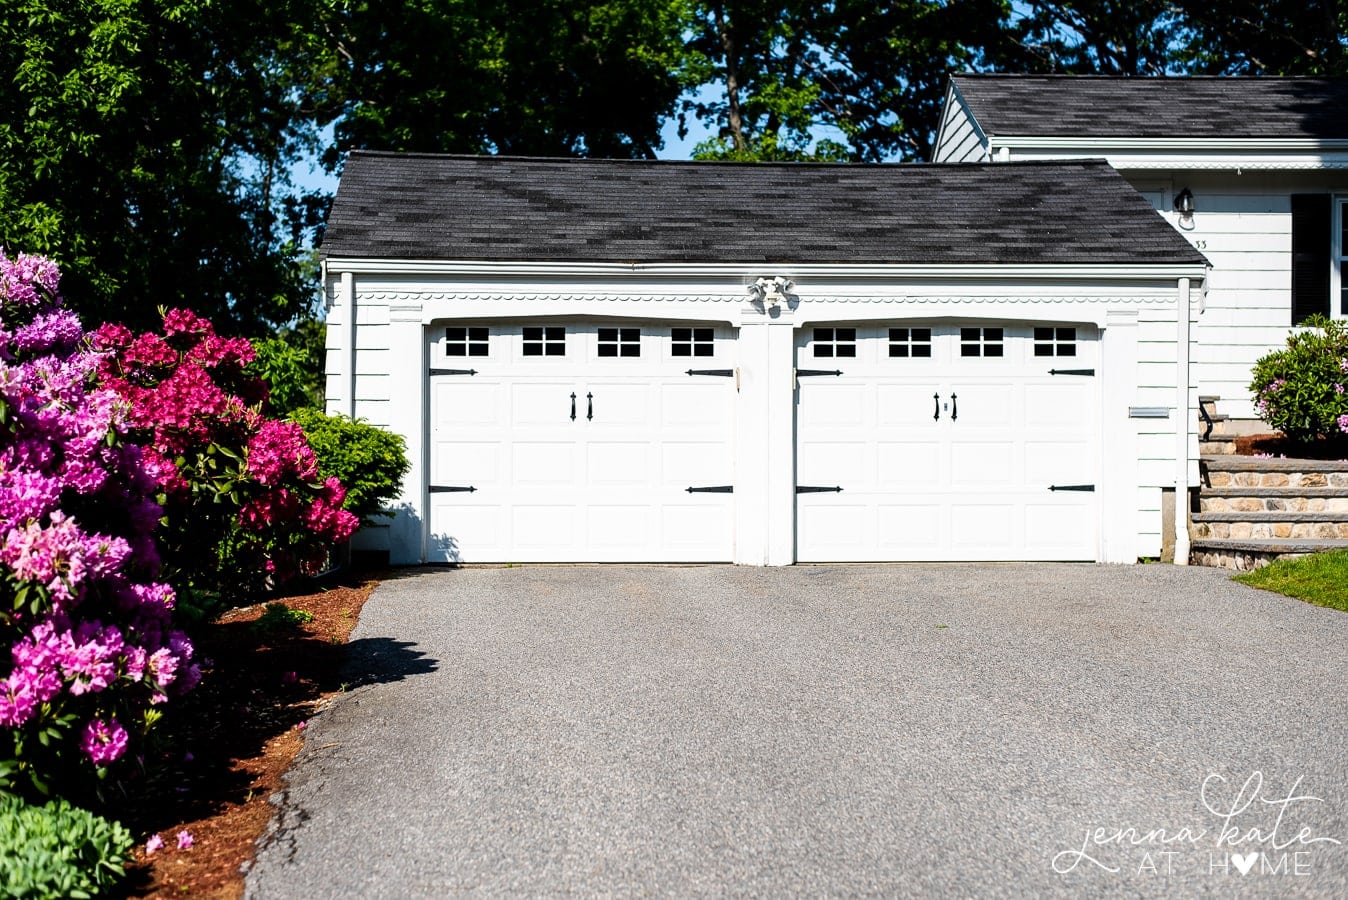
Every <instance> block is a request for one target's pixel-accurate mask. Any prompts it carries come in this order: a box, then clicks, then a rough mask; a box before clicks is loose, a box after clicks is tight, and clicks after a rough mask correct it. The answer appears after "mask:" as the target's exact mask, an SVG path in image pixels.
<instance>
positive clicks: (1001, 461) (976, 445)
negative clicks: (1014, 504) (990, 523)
mask: <svg viewBox="0 0 1348 900" xmlns="http://www.w3.org/2000/svg"><path fill="white" fill-rule="evenodd" d="M1018 450H1019V448H1017V446H1016V445H1015V443H1014V442H1012V441H996V440H981V441H964V442H960V443H954V444H952V445H951V446H950V447H949V449H948V452H949V454H950V486H951V487H953V488H962V487H969V486H974V485H983V486H988V485H1014V486H1016V487H1019V486H1020V479H1019V478H1018V477H1017V473H1018V471H1019V466H1018V465H1017V463H1018V462H1019V456H1020V454H1019V452H1018Z"/></svg>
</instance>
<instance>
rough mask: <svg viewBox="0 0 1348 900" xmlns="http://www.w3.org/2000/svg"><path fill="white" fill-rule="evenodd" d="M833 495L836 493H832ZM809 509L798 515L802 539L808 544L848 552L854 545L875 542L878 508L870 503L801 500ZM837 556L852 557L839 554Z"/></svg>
mask: <svg viewBox="0 0 1348 900" xmlns="http://www.w3.org/2000/svg"><path fill="white" fill-rule="evenodd" d="M830 496H833V495H830ZM801 506H802V507H804V508H805V509H808V510H809V511H810V515H808V516H807V515H802V516H801V517H800V519H799V522H800V524H799V532H800V533H799V539H800V542H801V543H802V544H804V545H806V546H809V547H819V548H827V549H832V550H834V551H835V552H839V553H844V554H845V553H846V552H847V551H849V550H850V549H851V548H866V547H870V546H873V545H874V543H875V538H874V535H875V510H874V508H873V507H871V506H869V505H867V504H861V503H847V502H845V501H844V502H841V503H839V502H832V503H830V502H828V501H817V502H814V503H811V502H809V501H802V502H801ZM838 558H849V559H850V558H852V557H848V556H840V557H838Z"/></svg>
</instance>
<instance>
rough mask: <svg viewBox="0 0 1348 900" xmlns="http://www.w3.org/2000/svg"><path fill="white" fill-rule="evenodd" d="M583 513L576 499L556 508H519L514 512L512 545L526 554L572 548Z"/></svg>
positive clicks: (536, 504)
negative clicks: (581, 513) (531, 551)
mask: <svg viewBox="0 0 1348 900" xmlns="http://www.w3.org/2000/svg"><path fill="white" fill-rule="evenodd" d="M580 512H581V511H580V510H579V509H578V508H577V507H576V505H575V501H574V499H573V498H568V499H567V500H564V501H560V502H558V503H555V504H545V503H535V504H517V505H515V506H514V507H513V508H512V509H511V511H510V526H511V538H512V540H511V544H513V545H514V546H515V547H518V548H521V549H525V550H543V549H546V550H563V549H567V548H570V547H571V546H572V544H573V542H574V536H575V534H576V533H577V529H578V528H579V527H580V526H581V525H582V524H583V523H582V521H581V517H580ZM562 558H564V557H561V556H558V557H554V559H562Z"/></svg>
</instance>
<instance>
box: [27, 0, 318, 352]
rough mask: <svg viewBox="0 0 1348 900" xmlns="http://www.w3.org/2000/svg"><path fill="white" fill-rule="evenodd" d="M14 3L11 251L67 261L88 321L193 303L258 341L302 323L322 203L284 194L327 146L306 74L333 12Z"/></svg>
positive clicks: (45, 0)
mask: <svg viewBox="0 0 1348 900" xmlns="http://www.w3.org/2000/svg"><path fill="white" fill-rule="evenodd" d="M3 7H4V11H3V15H0V76H2V77H3V78H4V80H5V82H6V84H7V85H8V86H9V88H8V90H6V91H5V92H4V93H3V94H0V243H3V244H5V245H8V246H10V247H13V248H15V249H23V250H28V251H37V252H43V253H46V254H48V255H50V256H51V257H52V258H54V259H56V260H57V261H58V262H60V263H61V264H62V267H63V269H64V270H65V272H66V280H65V289H66V295H67V298H68V301H69V303H70V304H71V306H72V307H74V308H75V309H76V310H77V311H79V312H80V313H82V314H83V315H84V317H85V319H86V320H88V321H90V322H97V321H100V320H116V319H120V320H125V321H127V322H128V323H130V324H132V325H136V326H146V325H149V324H151V323H153V322H155V321H157V313H156V310H157V308H159V307H171V306H186V305H190V306H192V307H193V308H196V309H199V310H201V311H202V312H204V313H205V314H206V315H208V316H210V317H211V318H212V319H214V320H216V321H219V322H221V323H222V324H223V325H225V326H226V327H227V328H228V329H229V330H232V331H242V332H245V333H261V332H263V331H266V330H269V329H270V328H271V327H273V326H275V325H278V324H280V323H283V322H285V321H287V320H289V319H291V318H292V317H294V316H295V315H296V314H297V313H299V312H302V311H303V310H304V309H305V308H306V306H307V305H308V303H309V299H308V298H309V297H310V296H311V295H312V289H311V288H310V287H309V286H308V285H307V284H306V283H305V282H304V280H303V278H302V277H301V271H302V270H301V264H300V259H299V249H300V246H301V244H302V243H303V241H304V232H305V231H306V229H308V228H311V227H313V226H314V224H315V223H316V221H317V219H318V216H319V215H320V214H321V212H322V207H323V204H322V201H321V200H320V199H318V198H313V197H302V196H294V195H293V194H291V193H290V192H288V191H286V190H285V188H286V186H287V174H286V173H287V169H288V166H289V164H290V163H291V162H293V161H294V160H296V159H298V158H299V156H300V155H301V154H302V153H303V152H305V151H306V150H307V149H308V148H310V147H312V146H313V145H314V142H315V141H316V131H315V129H314V126H313V122H312V116H311V115H309V114H308V113H307V112H306V110H304V109H303V108H301V107H300V106H299V103H298V98H299V94H298V93H297V92H296V90H295V89H294V84H295V82H294V75H295V71H296V69H297V68H298V67H303V65H304V63H303V61H304V59H305V58H307V57H309V56H311V55H312V51H313V47H314V39H313V38H312V36H311V30H307V28H308V22H309V21H310V20H316V19H318V18H320V13H321V10H322V8H323V4H322V3H321V2H320V0H281V2H268V0H240V2H236V3H230V4H217V3H212V2H210V0H174V2H157V3H140V2H135V0H4V4H3ZM301 23H304V24H303V26H302V25H301Z"/></svg>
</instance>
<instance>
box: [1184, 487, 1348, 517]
mask: <svg viewBox="0 0 1348 900" xmlns="http://www.w3.org/2000/svg"><path fill="white" fill-rule="evenodd" d="M1198 509H1199V512H1200V513H1228V512H1236V513H1252V512H1260V511H1268V512H1289V513H1348V488H1311V487H1304V488H1276V487H1228V488H1207V487H1205V488H1203V489H1202V490H1201V491H1200V492H1199V494H1198Z"/></svg>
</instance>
